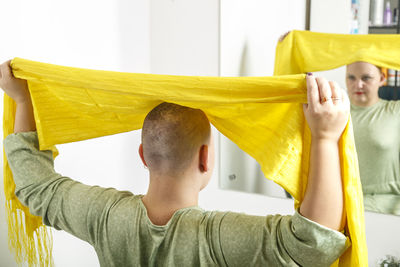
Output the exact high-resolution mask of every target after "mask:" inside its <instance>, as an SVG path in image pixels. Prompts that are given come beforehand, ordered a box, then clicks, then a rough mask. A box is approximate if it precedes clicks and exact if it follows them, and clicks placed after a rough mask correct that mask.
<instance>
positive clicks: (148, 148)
mask: <svg viewBox="0 0 400 267" xmlns="http://www.w3.org/2000/svg"><path fill="white" fill-rule="evenodd" d="M210 134H211V130H210V122H209V121H208V118H207V116H206V115H205V114H204V112H203V111H201V110H200V109H193V108H188V107H184V106H180V105H177V104H172V103H162V104H160V105H158V106H156V107H155V108H154V109H153V110H151V111H150V112H149V114H147V116H146V118H145V120H144V123H143V129H142V144H143V156H144V159H145V161H146V163H147V166H148V168H149V170H150V171H154V172H158V173H168V174H172V175H173V174H177V173H180V172H182V171H184V170H186V169H187V168H188V167H189V165H190V163H191V162H192V160H193V159H194V157H195V156H196V155H197V154H198V153H199V150H200V148H201V146H202V145H209V142H210Z"/></svg>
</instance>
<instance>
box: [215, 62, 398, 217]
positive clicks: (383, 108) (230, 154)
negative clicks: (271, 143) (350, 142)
mask: <svg viewBox="0 0 400 267" xmlns="http://www.w3.org/2000/svg"><path fill="white" fill-rule="evenodd" d="M388 73H389V74H391V73H395V74H396V72H395V71H391V70H389V71H388V70H386V69H382V68H378V67H376V66H374V65H372V64H370V63H367V62H356V63H353V64H350V65H349V66H342V67H340V68H337V69H333V70H329V71H322V72H315V73H314V75H316V76H322V77H325V78H327V79H329V80H334V81H336V82H337V83H338V84H339V85H340V86H341V87H342V88H345V89H346V90H347V92H348V95H349V98H350V102H351V103H352V104H351V116H352V123H353V131H354V138H355V144H356V149H357V153H358V161H359V167H360V177H361V183H362V187H363V192H364V206H365V209H366V210H368V211H373V212H377V213H386V214H393V215H400V138H399V136H400V72H397V73H398V74H397V75H399V76H398V77H394V83H392V81H390V80H389V79H388V78H387V77H388V76H389V74H388ZM220 146H221V152H220V153H221V154H220V156H221V157H220V158H221V168H220V179H221V180H220V186H221V187H222V188H225V189H232V190H240V191H245V192H251V193H259V194H265V195H268V196H271V197H280V198H291V196H290V195H289V194H288V193H287V192H286V191H285V190H284V189H283V188H281V187H280V186H279V185H277V184H275V183H274V182H272V181H270V180H267V179H265V177H264V175H263V173H262V172H261V170H260V166H259V165H258V163H257V162H256V161H255V160H254V159H253V158H251V157H250V156H249V155H247V154H246V153H245V152H243V151H242V150H240V149H239V148H238V147H237V146H236V145H235V144H233V143H232V142H231V141H229V140H228V139H227V138H225V137H223V136H222V137H221V140H220Z"/></svg>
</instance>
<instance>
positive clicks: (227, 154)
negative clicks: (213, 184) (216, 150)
mask: <svg viewBox="0 0 400 267" xmlns="http://www.w3.org/2000/svg"><path fill="white" fill-rule="evenodd" d="M220 136H221V137H220V168H219V169H220V175H219V177H220V185H219V186H220V188H222V189H229V190H236V191H243V192H248V193H256V194H264V195H267V196H270V197H279V198H292V197H291V196H290V194H289V193H287V192H286V191H285V190H284V189H283V188H282V187H281V186H279V185H278V184H276V183H275V182H273V181H271V180H269V179H266V178H265V176H264V174H263V172H262V171H261V167H260V165H259V164H258V163H257V161H256V160H255V159H254V158H252V157H251V156H249V155H248V154H247V153H245V152H244V151H243V150H241V149H240V148H239V147H238V146H237V145H236V144H234V143H233V142H232V141H230V140H229V139H228V138H226V137H225V136H223V135H220Z"/></svg>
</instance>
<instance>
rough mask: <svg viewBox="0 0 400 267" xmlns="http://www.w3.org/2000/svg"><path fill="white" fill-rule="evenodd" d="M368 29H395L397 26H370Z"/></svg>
mask: <svg viewBox="0 0 400 267" xmlns="http://www.w3.org/2000/svg"><path fill="white" fill-rule="evenodd" d="M368 28H370V29H397V24H392V25H371V26H369V27H368Z"/></svg>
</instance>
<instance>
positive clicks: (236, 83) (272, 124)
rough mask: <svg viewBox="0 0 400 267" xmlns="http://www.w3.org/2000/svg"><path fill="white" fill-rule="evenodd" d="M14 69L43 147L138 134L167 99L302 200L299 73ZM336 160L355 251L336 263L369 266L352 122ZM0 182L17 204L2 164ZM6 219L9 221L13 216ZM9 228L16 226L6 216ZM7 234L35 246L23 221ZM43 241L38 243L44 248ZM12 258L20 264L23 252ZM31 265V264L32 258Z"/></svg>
mask: <svg viewBox="0 0 400 267" xmlns="http://www.w3.org/2000/svg"><path fill="white" fill-rule="evenodd" d="M11 66H12V69H13V73H14V75H15V76H16V77H18V78H22V79H26V80H28V85H29V90H30V92H31V96H32V101H33V106H34V112H35V119H36V126H37V131H38V136H39V142H40V148H41V149H50V148H52V147H53V146H54V145H56V144H62V143H68V142H74V141H79V140H85V139H89V138H94V137H99V136H105V135H111V134H116V133H121V132H127V131H132V130H135V129H140V128H141V126H142V123H143V119H144V117H145V116H146V114H147V113H148V112H149V111H150V110H151V109H152V108H153V107H155V106H156V105H158V104H159V103H161V102H163V101H167V102H171V103H176V104H180V105H184V106H189V107H193V108H200V109H202V110H203V111H204V112H205V113H206V114H207V116H208V117H209V119H210V121H211V123H212V124H213V125H214V126H215V127H216V128H217V129H218V130H219V131H220V132H221V133H223V134H224V135H225V136H227V137H228V138H229V139H231V140H232V141H233V142H235V143H236V144H237V145H238V146H239V147H240V148H241V149H243V150H244V151H246V152H247V153H248V154H249V155H251V156H252V157H254V158H255V159H256V160H257V161H258V162H259V163H260V165H261V167H262V170H263V172H264V174H265V176H266V177H268V178H269V179H271V180H273V181H275V182H276V183H278V184H279V185H281V186H282V187H283V188H284V189H285V190H286V191H288V192H289V193H290V194H291V195H292V196H293V197H294V198H295V200H296V206H298V205H299V203H301V201H302V199H303V196H304V191H305V188H306V184H307V176H308V165H309V149H310V140H311V139H310V132H309V129H308V126H307V124H306V123H305V120H304V115H303V110H302V103H305V102H306V101H307V100H306V83H305V75H303V74H299V75H289V76H275V77H195V76H172V75H154V74H133V73H120V72H111V71H97V70H88V69H79V68H71V67H63V66H57V65H51V64H45V63H39V62H33V61H29V60H24V59H20V58H15V59H14V60H13V61H12V63H11ZM12 105H13V103H12V100H11V99H9V98H6V100H5V105H4V107H5V109H6V110H9V109H10V107H12ZM14 115H15V113H13V110H12V111H9V112H7V113H5V123H4V126H5V135H7V134H9V133H10V132H11V131H10V130H9V129H11V127H12V126H11V125H12V123H13V121H12V119H13V117H14ZM7 129H8V130H7ZM340 155H341V166H342V169H343V171H342V173H343V179H344V187H345V192H346V194H345V205H346V209H347V218H348V228H349V230H350V231H349V234H350V238H351V239H352V242H353V246H352V247H351V248H350V249H348V250H347V252H346V253H345V254H344V256H342V257H341V258H340V260H339V263H340V265H341V266H357V265H358V264H357V265H354V264H353V263H360V265H358V266H366V262H367V259H366V255H367V254H366V244H365V236H364V217H363V204H362V192H361V184H360V180H359V174H358V164H357V155H356V153H355V146H354V140H353V135H352V128H351V121H349V123H348V125H347V127H346V130H345V132H344V133H343V136H342V138H341V140H340ZM5 181H6V186H5V191H6V198H7V201H8V202H11V203H17V201H18V200H17V199H16V198H15V196H14V187H13V182H12V176H11V173H10V172H9V169H8V168H7V166H6V168H5ZM16 205H19V206H18V207H21V205H20V204H16ZM20 210H21V214H22V213H23V214H24V216H25V218H28V219H26V225H29V227H31V228H32V229H35V228H36V227H37V226H39V225H41V221H40V218H37V217H33V216H31V215H30V214H29V212H28V211H27V210H26V209H23V208H22V207H21V208H20ZM10 214H11V216H13V214H14V213H13V211H11V212H10ZM11 218H12V217H11ZM14 222H15V221H14ZM18 222H21V221H18ZM9 223H13V221H12V220H10V217H9ZM355 226H357V227H359V228H356V227H355ZM40 227H42V226H40ZM11 230H17V232H16V231H10V240H12V244H13V247H14V248H15V249H17V252H18V251H21V247H23V248H26V249H25V250H22V252H24V253H25V252H27V251H30V252H32V250H33V249H35V247H33V246H32V244H31V243H28V242H27V241H26V239H24V238H21V237H22V236H24V235H23V234H25V235H27V236H30V235H31V234H32V232H29V231H26V232H25V233H24V232H23V231H24V230H23V229H22V223H19V224H18V225H17V227H14V228H13V229H11ZM46 241H48V239H46V240H43V243H42V244H44V245H43V246H44V247H45V248H49V247H50V245H48V244H47V243H45V242H46ZM36 248H37V247H36ZM33 253H35V252H33ZM46 253H47V254H46ZM28 254H29V253H28ZM29 255H31V254H29ZM39 255H41V259H40V261H41V262H42V261H43V260H44V259H48V257H49V255H50V250H48V249H46V250H39ZM16 256H17V257H19V258H20V260H21V257H22V256H23V255H22V254H21V253H17V255H16ZM28 260H29V262H30V263H32V262H34V260H35V259H33V258H31V257H29V258H28ZM47 262H49V261H48V260H47Z"/></svg>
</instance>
